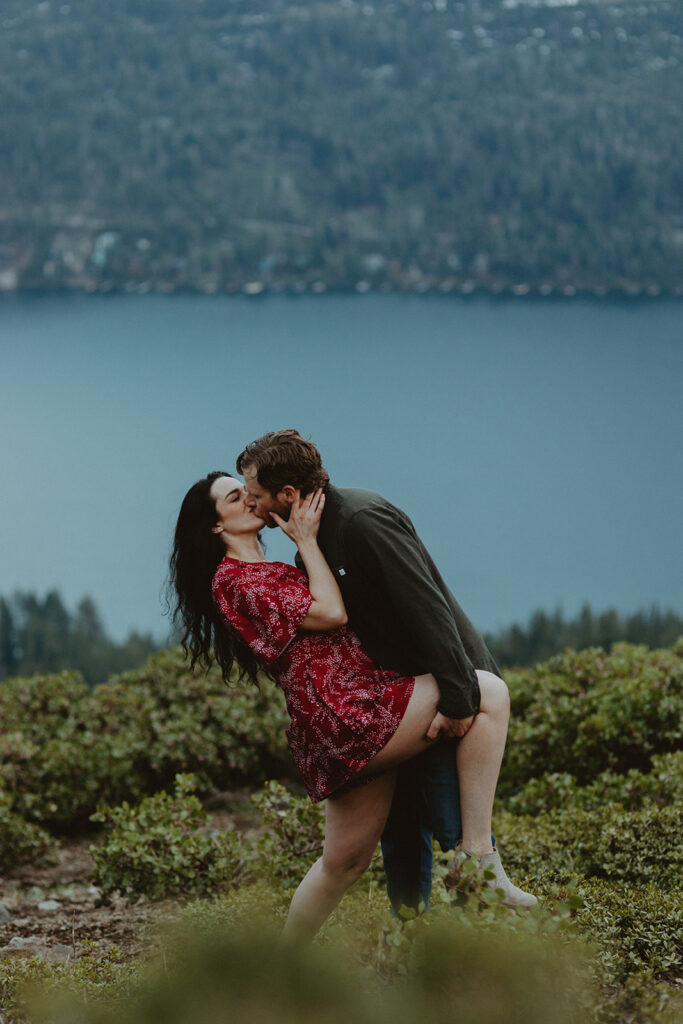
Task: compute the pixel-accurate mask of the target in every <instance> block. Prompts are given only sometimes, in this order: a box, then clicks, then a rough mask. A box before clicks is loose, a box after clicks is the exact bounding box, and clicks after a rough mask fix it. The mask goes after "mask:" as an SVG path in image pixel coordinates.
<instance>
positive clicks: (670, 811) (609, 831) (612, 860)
mask: <svg viewBox="0 0 683 1024" xmlns="http://www.w3.org/2000/svg"><path fill="white" fill-rule="evenodd" d="M494 828H495V831H496V832H497V833H498V834H499V836H500V847H501V851H502V856H503V860H504V863H505V865H506V868H508V867H509V868H510V870H511V871H515V872H518V873H519V874H520V875H521V877H522V878H524V879H525V880H526V881H527V882H528V881H533V880H537V879H538V880H544V879H553V878H554V879H560V880H562V879H567V878H569V877H572V876H575V875H583V876H584V877H586V878H591V877H595V878H607V879H610V880H612V881H622V882H632V883H635V884H640V885H642V884H645V883H647V882H655V883H656V884H657V885H658V886H659V887H660V888H661V889H671V888H674V887H676V886H680V884H681V878H682V877H683V853H682V850H681V844H680V836H681V833H682V831H683V807H681V806H680V805H678V806H676V807H655V806H654V805H646V806H645V807H644V808H643V809H642V810H640V811H624V810H623V808H621V807H620V806H619V805H618V804H607V805H605V806H604V807H603V808H602V811H601V813H600V814H596V813H594V812H591V811H584V810H581V809H570V810H567V811H554V812H553V813H551V814H539V815H538V816H537V817H535V818H531V817H527V816H515V815H512V814H509V813H507V812H501V813H500V814H497V815H496V817H495V821H494Z"/></svg>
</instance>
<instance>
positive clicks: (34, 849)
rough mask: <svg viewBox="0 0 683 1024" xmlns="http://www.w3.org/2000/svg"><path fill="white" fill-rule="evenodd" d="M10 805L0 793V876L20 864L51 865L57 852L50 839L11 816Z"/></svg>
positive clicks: (33, 826)
mask: <svg viewBox="0 0 683 1024" xmlns="http://www.w3.org/2000/svg"><path fill="white" fill-rule="evenodd" d="M10 805H11V801H10V798H9V796H8V795H7V794H6V793H4V792H3V791H2V790H0V874H4V873H6V872H8V871H12V870H13V869H14V868H15V867H17V866H18V865H19V864H26V863H30V864H41V863H44V862H52V863H54V862H55V861H56V853H57V848H56V844H55V841H54V839H53V838H52V836H51V835H49V833H47V832H45V831H44V829H42V828H39V827H38V826H37V825H32V824H30V823H29V822H28V821H26V820H25V819H24V818H22V817H20V815H18V814H13V813H12V811H11V810H10Z"/></svg>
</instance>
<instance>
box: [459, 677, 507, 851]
mask: <svg viewBox="0 0 683 1024" xmlns="http://www.w3.org/2000/svg"><path fill="white" fill-rule="evenodd" d="M477 678H478V679H479V689H480V690H481V704H482V707H481V710H480V712H479V714H478V715H476V717H475V719H474V722H473V723H472V725H471V727H470V729H469V730H468V731H467V732H466V733H465V735H464V736H463V737H462V739H460V740H459V741H458V749H457V752H456V761H457V765H458V782H459V785H460V811H461V814H462V846H463V849H464V850H467V852H468V853H472V854H474V855H476V856H481V854H484V853H491V851H492V850H493V847H492V846H491V814H492V813H493V798H494V796H495V794H496V786H497V785H498V775H499V774H500V766H501V763H502V761H503V751H504V750H505V740H506V738H507V731H508V722H509V720H510V695H509V693H508V688H507V686H506V685H505V683H504V682H503V680H502V679H499V678H498V676H495V675H493V674H492V673H491V672H483V671H478V672H477Z"/></svg>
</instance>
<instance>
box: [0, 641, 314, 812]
mask: <svg viewBox="0 0 683 1024" xmlns="http://www.w3.org/2000/svg"><path fill="white" fill-rule="evenodd" d="M0 720H1V721H2V722H3V725H4V731H3V734H2V736H0V784H4V786H5V788H6V789H7V791H8V792H11V793H12V799H13V806H12V809H13V810H14V811H15V812H17V813H20V814H21V815H22V816H24V817H26V818H27V819H29V820H32V821H37V822H40V823H43V824H48V825H51V826H54V827H58V828H62V829H64V828H67V827H73V826H81V825H83V824H85V823H87V821H88V818H89V816H90V815H91V814H92V812H93V811H94V810H95V808H96V807H97V805H98V804H101V803H106V804H110V805H114V804H117V803H120V802H121V801H122V800H128V801H134V802H136V801H138V800H140V799H141V797H142V796H144V795H145V794H147V793H153V792H157V791H159V790H160V789H163V788H164V787H168V786H171V785H172V783H173V779H174V777H175V775H176V774H177V773H178V772H183V771H191V772H193V773H194V774H195V776H196V779H197V785H198V788H199V791H200V792H203V793H210V792H214V791H216V790H221V789H226V788H228V787H230V786H235V785H243V784H245V783H246V782H251V783H254V784H258V783H259V782H263V781H265V779H266V778H267V776H268V775H269V774H280V773H281V774H294V772H295V769H294V767H293V764H292V762H291V757H290V755H289V751H288V749H287V741H286V736H285V727H286V724H287V713H286V710H285V706H284V699H283V696H282V693H281V692H280V691H279V690H278V689H277V687H275V685H274V684H273V683H271V682H269V681H267V680H264V682H263V684H262V686H261V689H260V690H259V689H257V688H256V687H254V686H251V685H244V686H241V685H239V684H237V683H235V684H234V685H233V686H231V687H227V686H226V685H225V684H224V683H223V681H222V679H221V678H220V676H219V674H218V673H217V672H216V671H214V672H211V673H209V674H208V675H205V674H203V673H201V672H199V671H195V672H190V670H189V668H188V665H187V663H186V661H185V660H184V658H183V656H182V653H181V652H180V650H179V649H176V650H174V651H163V652H161V653H160V654H158V655H156V656H155V657H153V658H152V659H151V660H150V661H149V662H148V663H147V665H146V666H144V667H143V668H142V669H139V670H136V671H134V672H128V673H125V674H124V675H122V676H120V677H118V678H116V679H113V680H111V681H110V682H109V683H108V684H106V685H103V686H100V687H98V688H97V689H95V690H94V691H92V692H91V691H89V690H88V688H87V686H86V685H85V683H84V682H83V681H82V679H81V678H80V677H79V676H77V675H75V674H73V673H62V674H61V675H56V676H35V677H33V678H32V679H15V680H8V681H6V682H4V683H3V684H2V687H0Z"/></svg>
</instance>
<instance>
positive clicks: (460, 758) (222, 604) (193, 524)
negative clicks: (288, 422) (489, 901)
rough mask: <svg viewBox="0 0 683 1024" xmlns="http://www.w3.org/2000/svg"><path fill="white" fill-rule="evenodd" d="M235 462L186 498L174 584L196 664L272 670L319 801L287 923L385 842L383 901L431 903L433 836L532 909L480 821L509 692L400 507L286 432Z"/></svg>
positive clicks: (294, 932) (491, 787)
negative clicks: (291, 558)
mask: <svg viewBox="0 0 683 1024" xmlns="http://www.w3.org/2000/svg"><path fill="white" fill-rule="evenodd" d="M236 468H237V472H238V473H239V474H240V475H241V476H242V477H243V481H242V480H240V479H238V478H237V477H236V476H232V475H231V474H229V473H224V472H214V473H210V474H209V475H208V476H206V477H204V478H203V479H202V480H199V481H198V482H197V483H195V484H193V486H192V487H191V488H190V489H189V491H188V492H187V494H186V495H185V498H184V499H183V502H182V505H181V509H180V513H179V515H178V521H177V524H176V529H175V538H174V546H173V553H172V555H171V564H170V579H171V583H172V586H173V588H174V591H175V599H176V608H175V616H176V621H177V622H178V623H179V624H180V626H181V628H182V630H183V645H184V647H185V649H186V651H187V652H188V653H189V654H190V655H191V661H192V664H193V665H194V664H196V663H197V662H200V663H201V664H204V665H206V666H207V667H208V666H209V665H210V664H212V662H213V661H214V660H215V661H216V662H217V663H218V665H219V666H220V668H221V670H222V673H223V677H224V679H225V680H226V681H227V680H228V677H229V675H230V671H231V669H232V667H233V664H234V662H237V664H238V666H239V667H240V669H241V670H242V672H243V673H244V674H246V675H247V676H248V677H249V678H251V679H252V680H253V681H254V682H255V681H256V676H257V672H258V671H259V670H265V671H266V672H268V673H269V674H270V675H271V676H272V677H273V678H274V679H275V680H276V682H277V683H278V684H279V685H280V687H281V688H282V690H283V691H284V695H285V700H286V703H287V710H288V712H289V716H290V724H289V726H288V728H287V739H288V741H289V745H290V748H291V751H292V754H293V757H294V761H295V763H296V766H297V768H298V770H299V772H300V774H301V778H302V780H303V782H304V785H305V787H306V790H307V791H308V794H309V796H310V798H311V800H312V801H313V802H319V801H321V800H325V801H326V805H325V840H324V846H323V853H322V856H321V857H320V858H319V859H318V860H317V861H316V862H315V864H314V865H313V866H312V868H311V869H310V870H309V871H308V873H307V874H306V875H305V877H304V878H303V879H302V881H301V883H300V884H299V887H298V888H297V890H296V892H295V894H294V897H293V899H292V902H291V905H290V908H289V913H288V916H287V921H286V924H285V929H284V935H285V936H288V937H292V938H294V937H296V938H309V937H311V936H313V935H314V934H315V933H316V931H317V930H318V929H319V928H320V926H321V925H322V924H323V922H324V921H325V920H326V918H327V917H328V916H329V914H330V913H331V912H332V910H333V909H334V908H335V906H336V905H337V903H338V902H339V901H340V899H341V898H342V896H343V895H344V893H345V892H346V890H347V889H348V888H349V886H350V885H351V884H352V883H353V882H355V881H356V879H357V878H359V877H360V875H361V874H362V873H363V872H364V871H365V870H366V868H367V867H368V866H369V864H370V861H371V859H372V856H373V853H374V851H375V849H376V847H377V843H378V842H379V841H380V839H381V843H382V853H383V857H384V867H385V875H386V882H387V891H388V894H389V899H390V901H391V905H392V907H393V909H394V911H395V912H396V911H398V910H399V909H400V907H401V906H407V907H413V908H415V909H417V908H419V907H420V905H423V906H428V904H429V896H430V892H431V882H432V837H434V838H436V839H437V840H438V842H439V844H440V845H441V847H442V849H444V850H451V849H459V850H461V851H462V852H463V853H464V854H465V855H466V856H468V857H470V858H473V859H474V860H475V861H476V862H477V863H478V864H479V865H480V866H481V867H482V868H491V869H492V870H493V872H494V875H495V879H494V881H493V882H491V883H490V884H492V885H495V886H496V887H498V888H501V889H503V891H504V893H505V897H504V902H505V903H507V904H508V905H509V906H521V907H528V906H532V905H533V904H535V903H536V902H537V901H536V897H535V896H533V895H532V894H531V893H527V892H524V891H523V890H522V889H520V888H518V887H517V886H516V885H514V884H513V883H512V882H511V881H510V879H509V878H508V877H507V875H506V873H505V870H504V868H503V866H502V864H501V861H500V856H499V854H498V852H497V850H496V849H495V847H494V845H493V836H492V833H491V813H492V809H493V799H494V795H495V791H496V785H497V782H498V775H499V772H500V766H501V762H502V759H503V751H504V748H505V740H506V737H507V729H508V720H509V715H510V701H509V695H508V690H507V687H506V685H505V683H504V682H503V680H502V679H501V677H500V672H499V670H498V667H497V665H496V663H495V661H494V660H493V658H492V657H491V654H490V652H489V651H488V650H487V648H486V645H485V644H484V642H483V640H482V638H481V636H480V635H479V633H477V631H476V630H475V629H474V627H473V626H472V624H471V622H470V621H469V619H468V618H467V616H466V615H465V613H464V612H463V610H462V608H461V607H460V605H459V604H458V603H457V601H456V600H455V598H454V597H453V595H452V594H451V592H450V590H449V589H448V587H447V586H446V584H445V583H444V581H443V580H442V578H441V576H440V575H439V572H438V570H437V568H436V566H435V565H434V563H433V561H432V559H431V558H430V556H429V553H428V552H427V549H426V548H425V546H424V544H423V543H422V541H421V540H420V538H419V536H418V534H417V532H416V530H415V527H414V526H413V524H412V522H411V520H410V519H409V518H408V516H407V515H406V514H405V513H404V512H402V511H401V510H400V509H398V508H396V507H395V506H394V505H392V504H390V503H389V502H388V501H386V500H385V499H384V498H382V497H381V496H380V495H379V494H375V493H373V492H372V491H366V490H357V489H353V488H337V487H334V486H333V485H332V484H331V483H330V479H329V475H328V473H327V472H326V470H325V468H324V467H323V464H322V460H321V456H320V453H319V451H318V449H317V448H316V446H315V445H314V444H312V443H311V442H310V441H308V440H306V439H305V438H303V437H302V436H301V435H300V434H299V433H298V432H297V431H296V430H280V431H275V432H273V431H271V432H269V433H267V434H264V435H263V437H260V438H258V439H257V440H256V441H253V442H252V443H251V444H249V445H247V447H246V448H245V449H244V451H243V452H242V453H241V455H240V456H239V457H238V459H237V466H236ZM264 527H271V528H274V529H280V530H282V531H283V532H284V533H285V534H286V535H287V536H288V537H289V538H290V540H292V541H293V542H294V544H295V545H296V548H297V551H296V558H295V561H296V565H290V564H288V563H285V562H269V561H268V560H267V559H266V557H265V554H264V551H263V548H262V547H261V543H260V539H259V534H260V532H261V530H262V529H263V528H264Z"/></svg>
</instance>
